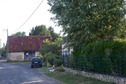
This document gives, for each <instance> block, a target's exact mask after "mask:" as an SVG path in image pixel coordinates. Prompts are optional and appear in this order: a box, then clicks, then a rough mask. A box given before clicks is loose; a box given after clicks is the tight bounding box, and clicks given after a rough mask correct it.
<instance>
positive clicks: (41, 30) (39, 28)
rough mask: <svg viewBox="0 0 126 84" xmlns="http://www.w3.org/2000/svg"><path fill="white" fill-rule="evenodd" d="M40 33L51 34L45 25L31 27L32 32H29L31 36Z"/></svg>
mask: <svg viewBox="0 0 126 84" xmlns="http://www.w3.org/2000/svg"><path fill="white" fill-rule="evenodd" d="M39 35H43V36H45V35H50V33H49V32H48V30H47V27H46V26H45V25H40V26H36V27H33V28H32V29H31V32H30V33H29V36H39Z"/></svg>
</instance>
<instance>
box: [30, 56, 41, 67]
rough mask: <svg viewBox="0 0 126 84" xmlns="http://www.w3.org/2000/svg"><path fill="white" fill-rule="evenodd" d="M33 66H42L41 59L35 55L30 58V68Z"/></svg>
mask: <svg viewBox="0 0 126 84" xmlns="http://www.w3.org/2000/svg"><path fill="white" fill-rule="evenodd" d="M34 66H35V67H36V66H39V67H42V60H41V59H40V58H37V57H34V58H32V60H31V68H33V67H34Z"/></svg>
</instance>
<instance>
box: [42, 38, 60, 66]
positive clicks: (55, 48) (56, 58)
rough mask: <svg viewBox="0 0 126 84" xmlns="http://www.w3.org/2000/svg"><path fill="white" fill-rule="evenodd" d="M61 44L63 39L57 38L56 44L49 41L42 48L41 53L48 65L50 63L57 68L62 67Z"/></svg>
mask: <svg viewBox="0 0 126 84" xmlns="http://www.w3.org/2000/svg"><path fill="white" fill-rule="evenodd" d="M61 43H62V39H61V38H57V39H56V40H55V41H54V42H50V41H48V40H45V41H44V45H43V46H42V48H41V50H40V53H41V55H42V56H43V57H44V58H43V59H44V60H45V62H46V63H50V64H51V65H54V64H55V65H56V66H59V65H61V63H62V62H61V57H60V49H61Z"/></svg>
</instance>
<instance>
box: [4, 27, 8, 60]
mask: <svg viewBox="0 0 126 84" xmlns="http://www.w3.org/2000/svg"><path fill="white" fill-rule="evenodd" d="M3 31H6V32H7V42H6V47H7V50H6V60H8V53H9V42H8V29H4V30H3Z"/></svg>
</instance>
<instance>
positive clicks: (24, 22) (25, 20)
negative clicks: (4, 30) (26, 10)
mask: <svg viewBox="0 0 126 84" xmlns="http://www.w3.org/2000/svg"><path fill="white" fill-rule="evenodd" d="M43 1H44V0H42V1H41V2H40V4H39V5H38V6H37V8H36V9H35V10H34V11H33V12H32V14H31V15H30V16H29V17H28V18H27V19H26V20H25V21H24V23H23V24H22V25H21V26H19V27H18V28H17V29H16V30H15V31H14V32H16V31H17V30H19V29H20V28H22V27H23V26H24V25H25V24H26V23H27V22H28V20H29V19H30V18H31V17H32V16H33V14H34V13H35V12H36V11H37V9H38V8H39V7H40V6H41V4H42V3H43Z"/></svg>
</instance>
